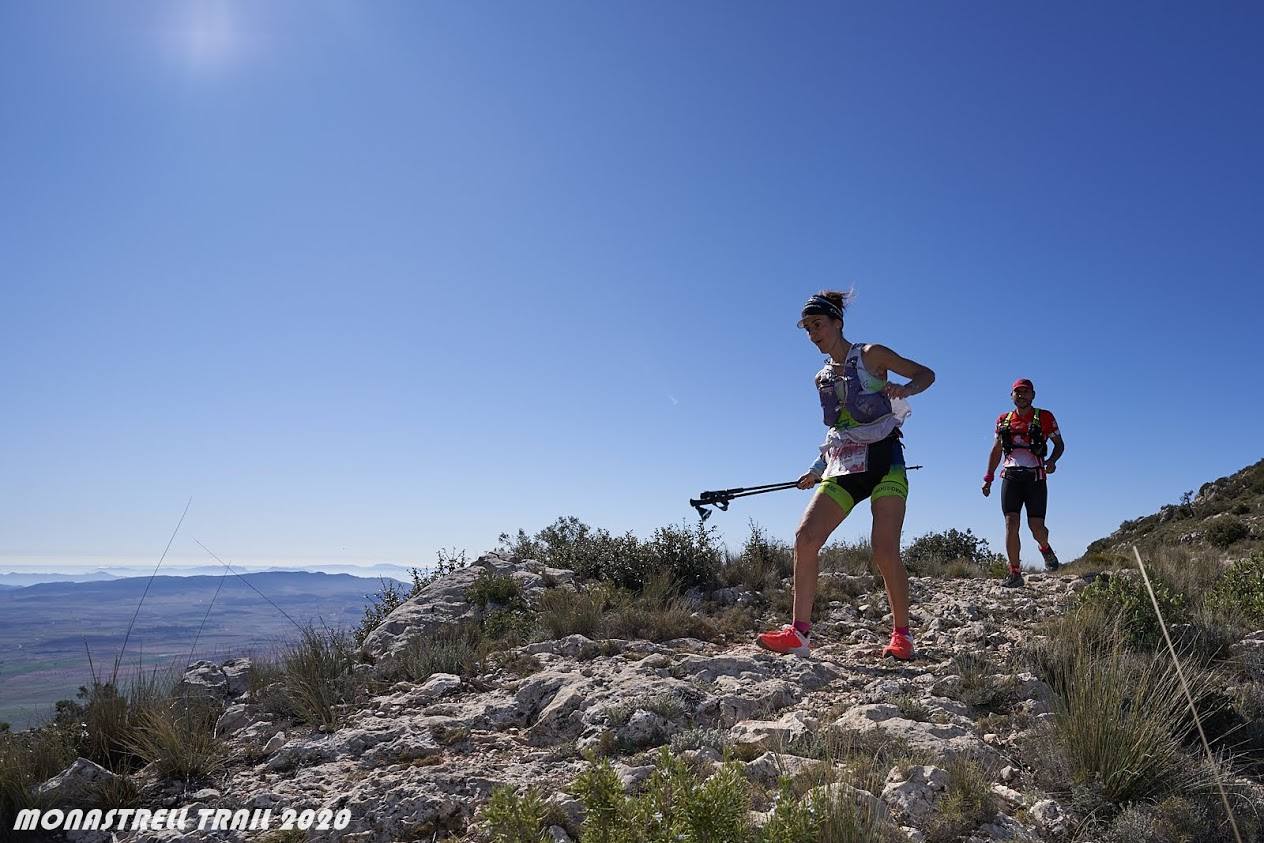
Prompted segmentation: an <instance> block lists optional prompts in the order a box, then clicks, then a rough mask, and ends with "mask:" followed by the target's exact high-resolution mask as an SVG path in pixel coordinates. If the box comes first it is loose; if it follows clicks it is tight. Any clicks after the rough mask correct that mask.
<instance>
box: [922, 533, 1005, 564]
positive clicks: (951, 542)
mask: <svg viewBox="0 0 1264 843" xmlns="http://www.w3.org/2000/svg"><path fill="white" fill-rule="evenodd" d="M902 556H903V559H904V564H905V566H906V567H907V568H908V569H909V572H910V573H916V574H922V571H923V568H926V569H927V570H933V569H935V568H937V567H938V566H942V565H946V564H948V563H950V562H966V563H969V564H972V565H975V566H976V567H979V568H986V567H987V566H989V565H991V564H992V563H993V562H995V561H996V557H997V556H999V554H997V553H993V552H992V549H991V547H989V546H988V542H987V539H984V538H980V537H979V536H976V535H975V534H974V533H973V532H971V531H970V530H966V531H965V532H962V531H961V530H958V529H956V528H952V529H948V530H943V531H941V532H930V533H926V534H925V535H922V536H918V537H917V538H916V539H914V540H913V542H912V543H911V544H910V545H909V546H908V547H906V548H905V549H904V552H903V554H902ZM1002 561H1004V560H1003V559H1002Z"/></svg>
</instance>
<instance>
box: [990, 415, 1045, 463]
mask: <svg viewBox="0 0 1264 843" xmlns="http://www.w3.org/2000/svg"><path fill="white" fill-rule="evenodd" d="M1033 412H1034V411H1033V410H1031V409H1029V410H1027V412H1026V413H1020V412H1018V411H1017V410H1010V411H1009V412H1008V413H1001V414H1000V415H999V416H997V417H996V430H998V431H999V430H1000V428H1001V422H1003V421H1005V418H1006V416H1009V430H1010V436H1011V437H1012V439H1013V441H1014V450H1012V451H1010V452H1009V453H1008V454H1006V455H1005V462H1004V464H1003V465H1002V467H1003V468H1042V467H1043V463H1042V462H1041V460H1040V458H1039V457H1037V456H1036V455H1035V454H1033V453H1032V452H1031V451H1030V450H1028V447H1027V446H1029V445H1031V442H1030V438H1029V437H1028V435H1027V432H1028V430H1030V429H1031V416H1032V413H1033ZM1011 414H1012V415H1011ZM1040 431H1041V432H1042V433H1044V435H1045V441H1046V442H1048V441H1049V439H1050V438H1052V437H1053V435H1054V434H1055V433H1057V432H1058V422H1057V419H1055V418H1054V417H1053V413H1051V412H1049V411H1048V410H1046V409H1043V408H1041V410H1040Z"/></svg>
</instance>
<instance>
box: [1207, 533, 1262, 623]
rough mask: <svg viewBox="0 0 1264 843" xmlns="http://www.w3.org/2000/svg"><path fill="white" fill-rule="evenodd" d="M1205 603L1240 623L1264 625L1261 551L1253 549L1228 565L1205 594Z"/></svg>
mask: <svg viewBox="0 0 1264 843" xmlns="http://www.w3.org/2000/svg"><path fill="white" fill-rule="evenodd" d="M1208 603H1209V604H1210V605H1211V606H1212V607H1214V608H1215V609H1217V610H1218V611H1220V612H1223V613H1225V614H1227V615H1229V616H1231V617H1233V618H1234V619H1235V620H1237V621H1238V622H1240V623H1242V624H1245V625H1248V626H1252V627H1256V626H1259V625H1264V552H1261V551H1256V552H1255V553H1253V554H1251V556H1250V557H1249V558H1247V559H1239V560H1238V561H1237V562H1234V563H1233V564H1232V565H1230V566H1229V568H1228V570H1226V571H1225V572H1224V574H1223V576H1221V578H1220V581H1219V582H1217V583H1216V585H1215V587H1214V588H1213V589H1212V591H1211V594H1210V595H1208Z"/></svg>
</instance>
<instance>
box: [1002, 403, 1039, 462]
mask: <svg viewBox="0 0 1264 843" xmlns="http://www.w3.org/2000/svg"><path fill="white" fill-rule="evenodd" d="M1017 417H1018V413H1017V411H1016V410H1010V411H1009V412H1008V413H1006V414H1005V418H1003V419H1001V420H1000V422H998V423H997V425H996V435H997V436H999V437H1000V439H1001V450H1002V451H1004V452H1005V455H1006V456H1009V454H1010V452H1011V451H1013V450H1014V449H1015V448H1022V449H1024V450H1027V451H1031V453H1032V456H1034V457H1036V459H1039V460H1044V458H1045V454H1046V453H1047V452H1048V450H1049V443H1048V442H1047V441H1046V440H1045V432H1044V429H1043V428H1042V427H1041V426H1040V408H1039V407H1032V408H1031V423H1030V424H1028V425H1027V430H1026V431H1022V430H1020V431H1019V432H1020V433H1026V434H1027V442H1028V443H1029V444H1027V445H1015V444H1014V431H1013V430H1011V429H1010V424H1011V423H1012V422H1013V421H1014V419H1016V418H1017Z"/></svg>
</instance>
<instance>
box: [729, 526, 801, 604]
mask: <svg viewBox="0 0 1264 843" xmlns="http://www.w3.org/2000/svg"><path fill="white" fill-rule="evenodd" d="M793 571H794V550H793V549H792V548H791V547H790V545H788V544H786V543H785V542H783V541H779V540H777V539H773V538H769V537H768V534H767V533H766V532H764V530H763V528H761V527H760V526H759V525H758V524H756V523H755V522H754V521H752V522H750V534H749V535H748V536H747V537H746V542H745V543H744V544H743V545H742V550H741V552H740V553H739V554H738V555H737V556H736V557H733V558H730V559H728V560H726V562H725V564H724V566H723V568H722V570H721V574H720V577H721V580H722V581H723V582H724V583H725V584H727V585H743V586H746V587H747V588H749V589H751V590H752V591H765V590H767V589H771V588H773V587H775V586H776V585H777V584H778V583H780V582H781V581H782V580H783V579H785V578H786V577H788V576H790V574H791V573H792V572H793Z"/></svg>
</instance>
